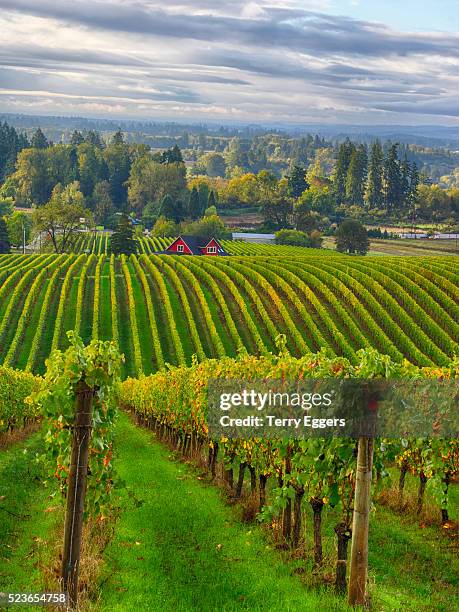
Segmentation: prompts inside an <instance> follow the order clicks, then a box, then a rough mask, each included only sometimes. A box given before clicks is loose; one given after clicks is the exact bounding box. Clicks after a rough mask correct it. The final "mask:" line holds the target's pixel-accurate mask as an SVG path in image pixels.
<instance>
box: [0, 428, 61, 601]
mask: <svg viewBox="0 0 459 612" xmlns="http://www.w3.org/2000/svg"><path fill="white" fill-rule="evenodd" d="M42 451H43V441H42V436H41V434H40V433H37V434H34V435H33V436H31V437H30V438H29V439H28V440H27V441H25V442H21V443H19V444H17V445H15V446H13V447H11V448H9V449H7V450H2V451H0V590H2V591H5V592H10V593H11V592H39V591H43V590H44V589H45V585H44V578H43V574H42V572H41V569H40V567H41V566H42V564H43V563H46V562H47V560H48V559H49V558H50V557H51V555H52V554H53V553H55V551H54V550H52V548H51V546H50V545H49V544H52V542H50V536H51V535H52V533H53V530H54V528H55V526H56V521H57V519H58V518H62V515H61V513H59V512H47V511H46V510H47V508H48V506H50V503H51V502H50V500H49V493H50V492H49V490H48V489H47V488H46V487H45V486H44V485H43V482H42V481H43V474H42V470H41V467H40V465H39V464H37V463H36V462H35V460H34V458H35V455H36V454H37V453H41V452H42ZM23 609H24V608H23Z"/></svg>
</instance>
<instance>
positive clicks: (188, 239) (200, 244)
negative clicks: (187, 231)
mask: <svg viewBox="0 0 459 612" xmlns="http://www.w3.org/2000/svg"><path fill="white" fill-rule="evenodd" d="M179 239H182V240H183V242H185V243H186V245H187V247H188V248H189V249H190V251H191V252H192V253H193V255H202V251H201V249H204V248H205V247H206V246H207V245H208V244H209V242H212V241H213V240H215V242H216V243H217V245H218V254H219V255H228V253H227V252H226V251H225V249H224V248H223V247H222V245H221V244H220V242H219V241H218V240H217V239H216V238H210V239H209V238H205V239H203V238H200V237H199V236H189V235H181V236H178V237H177V238H176V239H175V240H174V241H173V242H172V243H171V244H170V245H169V246H168V247H167V249H166V250H165V251H164V252H165V253H168V252H170V251H169V249H170V247H171V246H172V245H173V244H175V243H176V242H177V241H178V240H179Z"/></svg>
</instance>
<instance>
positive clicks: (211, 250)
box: [207, 246, 217, 253]
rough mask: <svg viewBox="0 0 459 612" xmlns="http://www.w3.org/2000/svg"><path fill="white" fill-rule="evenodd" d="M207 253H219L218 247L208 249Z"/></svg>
mask: <svg viewBox="0 0 459 612" xmlns="http://www.w3.org/2000/svg"><path fill="white" fill-rule="evenodd" d="M207 252H208V253H216V252H217V247H216V246H211V247H207Z"/></svg>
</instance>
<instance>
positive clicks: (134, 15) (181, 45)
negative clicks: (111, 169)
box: [0, 0, 459, 125]
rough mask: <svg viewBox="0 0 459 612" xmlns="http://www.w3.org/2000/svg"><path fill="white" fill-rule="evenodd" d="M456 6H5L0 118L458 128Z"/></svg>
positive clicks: (204, 0)
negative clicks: (17, 114)
mask: <svg viewBox="0 0 459 612" xmlns="http://www.w3.org/2000/svg"><path fill="white" fill-rule="evenodd" d="M457 2H458V0H384V1H383V0H271V1H269V0H267V1H265V0H253V1H248V0H178V1H177V2H175V1H173V0H172V1H165V0H163V1H156V0H0V9H1V12H0V31H1V32H2V35H1V37H0V56H1V60H0V111H3V112H22V113H28V114H59V115H70V114H71V115H81V116H92V117H94V116H103V117H111V118H117V117H118V118H138V119H143V118H145V119H163V118H164V119H166V118H167V119H175V120H177V121H183V120H186V121H205V120H212V121H215V120H217V121H222V122H226V121H228V122H229V121H242V122H262V123H276V122H282V123H287V122H294V123H301V122H321V123H324V122H326V123H353V124H359V123H360V124H365V123H372V124H375V123H378V124H387V123H390V124H395V123H400V124H443V125H445V124H459V103H458V94H459V34H458V30H459V27H458V26H459V24H458V17H457V13H458V11H457Z"/></svg>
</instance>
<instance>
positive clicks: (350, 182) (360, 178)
mask: <svg viewBox="0 0 459 612" xmlns="http://www.w3.org/2000/svg"><path fill="white" fill-rule="evenodd" d="M367 165H368V157H367V150H366V147H365V145H359V146H358V147H356V148H355V147H354V149H353V151H352V153H351V159H350V162H349V166H348V169H347V174H346V202H348V203H349V204H357V205H362V204H363V194H364V187H365V177H366V174H367Z"/></svg>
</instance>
